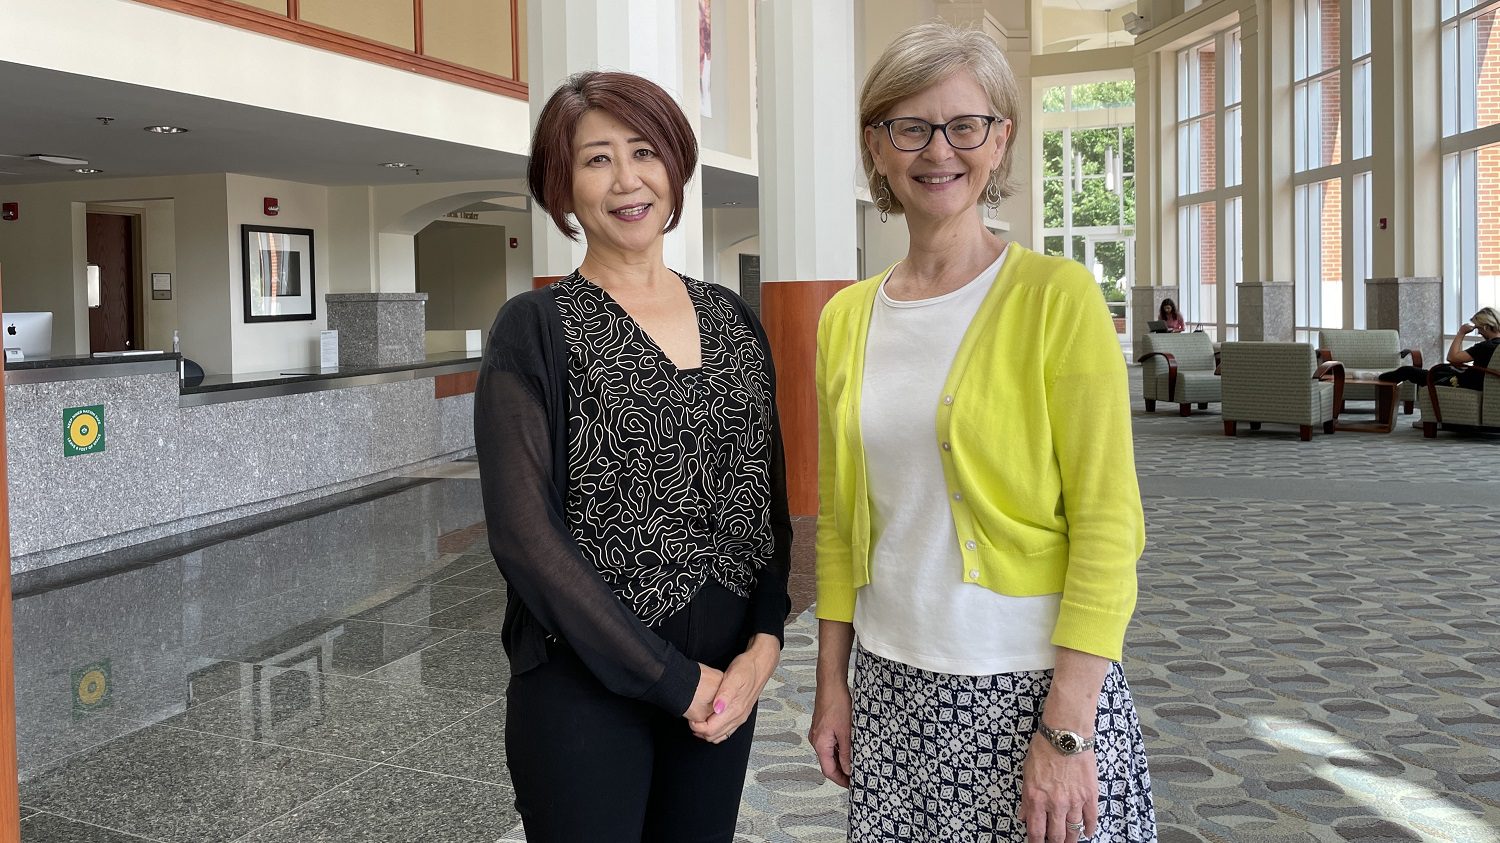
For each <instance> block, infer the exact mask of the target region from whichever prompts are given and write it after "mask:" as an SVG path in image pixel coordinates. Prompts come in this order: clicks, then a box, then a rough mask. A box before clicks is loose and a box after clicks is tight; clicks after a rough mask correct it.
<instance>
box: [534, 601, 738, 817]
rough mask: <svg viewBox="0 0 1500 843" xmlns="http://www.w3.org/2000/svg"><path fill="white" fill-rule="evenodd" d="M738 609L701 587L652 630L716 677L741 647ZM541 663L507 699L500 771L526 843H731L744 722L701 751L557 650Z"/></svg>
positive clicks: (670, 719) (653, 710)
mask: <svg viewBox="0 0 1500 843" xmlns="http://www.w3.org/2000/svg"><path fill="white" fill-rule="evenodd" d="M745 603H746V601H744V600H742V599H741V598H738V597H735V596H734V595H733V594H730V593H729V592H727V591H725V590H724V589H723V588H722V587H720V586H718V585H717V584H715V583H713V582H712V581H710V583H708V584H707V585H705V586H704V587H703V589H702V590H701V591H700V592H699V594H698V596H697V597H695V598H694V600H693V603H692V604H691V605H689V606H688V607H687V608H685V609H683V610H682V611H681V612H678V613H677V614H676V615H673V616H672V617H671V618H668V619H667V620H666V621H664V622H663V624H662V627H661V628H659V629H658V632H660V633H661V634H662V636H663V637H664V638H666V639H667V640H668V641H670V642H672V643H673V644H674V645H676V646H677V647H678V648H679V649H680V650H682V652H683V654H684V655H686V656H688V657H689V658H692V659H696V660H698V661H701V662H703V663H705V664H708V665H710V666H712V667H716V668H720V669H723V668H724V667H727V666H728V664H729V662H730V660H732V659H733V658H734V657H735V656H736V655H739V653H740V652H742V651H743V649H744V646H745V643H746V639H747V637H748V636H747V635H746V634H745V631H744V624H745ZM548 656H549V660H548V661H547V663H545V664H542V665H540V666H538V667H536V668H533V669H532V670H528V671H526V672H525V673H522V674H520V675H519V676H514V677H512V678H511V682H510V688H509V690H508V691H507V694H506V696H507V709H506V718H505V749H506V763H507V764H508V766H509V767H510V774H511V782H512V785H513V786H514V787H515V791H516V809H517V810H518V811H520V813H521V821H522V823H523V824H524V825H525V827H526V839H527V841H528V842H529V843H732V841H733V840H734V829H735V822H736V820H737V819H738V816H739V807H740V792H741V790H742V789H743V787H744V783H745V768H746V766H747V764H748V762H749V758H750V744H751V741H752V740H753V739H754V735H755V716H754V714H752V715H751V717H750V719H749V720H747V721H746V722H745V723H744V724H743V725H742V726H740V727H739V729H738V730H736V731H735V733H734V735H732V736H731V737H730V738H729V739H728V740H726V741H724V742H723V743H721V744H717V745H715V744H710V743H707V742H705V741H703V740H700V739H699V738H697V737H695V736H694V735H693V733H692V732H691V731H690V730H689V729H688V723H687V721H686V720H684V719H682V717H680V716H676V715H674V714H672V713H670V712H667V711H663V710H662V709H660V708H657V707H655V706H652V705H647V704H645V703H641V702H637V701H635V700H631V699H626V698H624V697H621V696H618V695H616V694H614V693H612V692H611V691H609V690H608V689H606V688H605V687H604V686H603V685H601V684H600V683H599V681H598V680H597V679H595V678H594V676H593V674H592V673H590V672H589V669H588V667H587V666H585V665H584V664H583V662H582V661H580V660H579V659H578V657H577V656H576V655H575V654H574V653H573V652H572V651H571V650H570V649H568V647H567V646H566V645H565V644H555V645H551V646H549V648H548Z"/></svg>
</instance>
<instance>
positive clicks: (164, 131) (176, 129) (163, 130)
mask: <svg viewBox="0 0 1500 843" xmlns="http://www.w3.org/2000/svg"><path fill="white" fill-rule="evenodd" d="M146 131H148V132H151V133H153V134H157V135H180V134H183V133H185V132H186V131H187V129H184V128H182V127H181V126H147V127H146Z"/></svg>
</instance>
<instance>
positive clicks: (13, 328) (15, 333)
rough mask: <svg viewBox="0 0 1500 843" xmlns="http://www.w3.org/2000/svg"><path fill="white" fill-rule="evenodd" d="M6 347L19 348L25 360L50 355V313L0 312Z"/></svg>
mask: <svg viewBox="0 0 1500 843" xmlns="http://www.w3.org/2000/svg"><path fill="white" fill-rule="evenodd" d="M0 326H3V328H0V331H3V336H4V338H5V347H6V348H19V349H21V355H22V356H23V357H25V358H26V359H27V360H36V359H40V358H46V357H51V356H52V314H51V313H6V314H0Z"/></svg>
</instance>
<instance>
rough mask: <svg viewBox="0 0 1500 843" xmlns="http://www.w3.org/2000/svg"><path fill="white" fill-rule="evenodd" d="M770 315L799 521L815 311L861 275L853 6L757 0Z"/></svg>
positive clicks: (809, 484) (813, 493) (808, 502)
mask: <svg viewBox="0 0 1500 843" xmlns="http://www.w3.org/2000/svg"><path fill="white" fill-rule="evenodd" d="M756 8H757V9H758V12H759V15H758V23H757V27H758V29H757V32H756V58H757V62H756V66H757V82H758V91H759V100H760V123H759V131H758V138H759V141H760V253H761V265H760V266H761V318H762V320H763V321H764V322H765V325H766V335H767V337H769V338H770V340H771V352H772V354H774V355H775V358H776V367H777V386H778V390H777V399H778V403H779V406H780V410H781V433H782V440H783V442H784V443H785V445H786V456H787V493H788V498H789V502H790V505H791V511H792V514H793V515H813V514H816V512H817V505H818V504H817V499H818V482H817V465H818V418H817V410H816V407H817V402H816V398H815V396H814V386H813V369H814V356H815V355H814V347H815V337H816V330H817V324H818V315H819V314H820V313H821V312H822V310H823V305H824V304H825V303H827V301H828V299H829V298H831V297H832V296H833V294H834V293H836V292H838V290H839V289H840V288H842V287H844V286H847V285H848V284H849V283H851V282H852V281H853V280H854V277H855V274H856V272H857V271H858V261H857V248H858V247H857V245H856V243H857V241H856V229H855V225H856V218H855V199H854V188H855V185H856V184H857V183H858V181H859V176H858V175H857V173H858V170H859V158H858V152H857V149H858V148H857V146H856V144H857V143H858V136H857V134H856V127H855V123H856V122H857V121H856V119H855V114H856V112H857V111H858V103H857V101H856V99H855V98H856V97H857V96H858V92H857V90H856V87H855V86H856V84H857V83H856V80H855V76H854V5H853V2H852V0H815V2H808V0H759V3H758V5H757V7H756Z"/></svg>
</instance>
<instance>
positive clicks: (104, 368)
mask: <svg viewBox="0 0 1500 843" xmlns="http://www.w3.org/2000/svg"><path fill="white" fill-rule="evenodd" d="M180 357H181V355H178V354H169V353H167V352H163V351H152V352H145V353H132V354H129V355H122V356H109V357H90V356H88V355H84V354H79V355H68V356H65V357H39V358H36V359H33V360H13V361H6V363H5V383H6V384H7V385H10V384H21V383H48V382H52V381H71V380H89V379H94V378H112V377H119V376H120V375H146V374H156V373H159V372H175V371H177V361H178V359H179V358H180Z"/></svg>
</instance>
